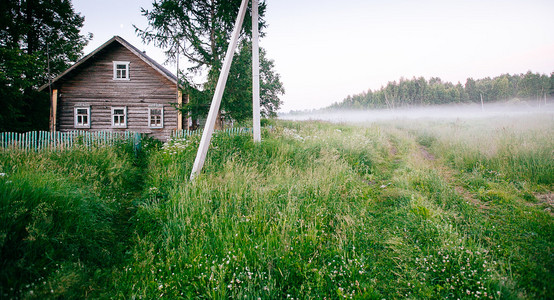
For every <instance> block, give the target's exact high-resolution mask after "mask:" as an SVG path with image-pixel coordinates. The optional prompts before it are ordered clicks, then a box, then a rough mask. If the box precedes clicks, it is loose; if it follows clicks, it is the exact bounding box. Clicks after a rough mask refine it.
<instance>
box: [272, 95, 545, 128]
mask: <svg viewBox="0 0 554 300" xmlns="http://www.w3.org/2000/svg"><path fill="white" fill-rule="evenodd" d="M533 114H552V115H553V117H554V103H553V100H552V99H550V100H548V101H547V102H546V104H545V102H544V100H542V101H541V103H540V104H539V102H536V101H535V102H517V103H507V102H502V103H488V104H485V105H484V106H481V104H457V105H440V106H426V107H411V108H400V109H394V110H391V109H375V110H340V111H339V110H334V111H313V112H293V113H287V114H280V115H279V119H282V120H295V121H307V120H321V121H329V122H334V123H371V122H379V121H389V120H411V119H414V120H415V119H437V120H444V119H471V118H492V117H503V116H505V117H515V116H524V115H533Z"/></svg>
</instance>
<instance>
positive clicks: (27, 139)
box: [0, 131, 141, 152]
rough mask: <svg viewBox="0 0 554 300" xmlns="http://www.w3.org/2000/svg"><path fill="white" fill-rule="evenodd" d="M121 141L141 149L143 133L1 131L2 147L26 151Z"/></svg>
mask: <svg viewBox="0 0 554 300" xmlns="http://www.w3.org/2000/svg"><path fill="white" fill-rule="evenodd" d="M120 142H129V143H132V144H133V149H134V150H135V152H136V151H138V150H139V149H140V145H141V134H140V133H136V132H127V131H125V132H109V131H94V132H90V131H68V132H59V131H56V132H49V131H31V132H25V133H15V132H0V148H4V149H9V148H12V149H20V150H24V151H40V150H61V149H69V148H72V147H74V146H84V147H99V146H106V145H114V144H116V143H120Z"/></svg>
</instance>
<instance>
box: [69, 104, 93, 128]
mask: <svg viewBox="0 0 554 300" xmlns="http://www.w3.org/2000/svg"><path fill="white" fill-rule="evenodd" d="M80 109H85V110H86V114H79V110H80ZM79 116H81V117H82V116H86V118H87V122H86V123H85V124H80V123H79ZM90 123H91V121H90V106H75V107H74V109H73V126H74V127H75V128H90Z"/></svg>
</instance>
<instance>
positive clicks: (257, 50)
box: [252, 0, 262, 142]
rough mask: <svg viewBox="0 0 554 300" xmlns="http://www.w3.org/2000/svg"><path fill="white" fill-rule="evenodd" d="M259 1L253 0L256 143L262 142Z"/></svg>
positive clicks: (254, 129) (253, 99) (253, 73)
mask: <svg viewBox="0 0 554 300" xmlns="http://www.w3.org/2000/svg"><path fill="white" fill-rule="evenodd" d="M259 39H260V35H259V32H258V0H252V108H253V114H254V116H253V118H252V122H253V123H254V124H253V127H252V128H253V135H254V142H261V141H262V134H261V129H260V48H259V44H258V41H259Z"/></svg>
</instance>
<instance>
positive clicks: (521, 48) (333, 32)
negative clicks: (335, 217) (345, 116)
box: [73, 0, 554, 112]
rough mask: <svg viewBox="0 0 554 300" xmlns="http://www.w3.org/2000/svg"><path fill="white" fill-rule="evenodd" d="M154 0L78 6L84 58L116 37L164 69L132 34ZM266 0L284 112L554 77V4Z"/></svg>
mask: <svg viewBox="0 0 554 300" xmlns="http://www.w3.org/2000/svg"><path fill="white" fill-rule="evenodd" d="M152 1H153V0H111V1H107V0H95V1H91V0H73V6H74V9H75V11H76V12H78V13H80V14H81V15H82V16H84V17H85V23H84V26H83V28H82V33H83V34H86V33H89V32H90V33H92V34H93V35H94V38H93V39H92V40H91V41H90V43H89V45H88V46H87V47H86V48H85V54H88V53H90V52H92V51H93V50H94V49H96V48H97V47H98V46H100V45H102V44H103V43H104V42H106V41H107V40H109V39H110V38H111V37H113V36H114V35H119V36H121V37H122V38H124V39H125V40H127V41H128V42H130V43H131V44H133V45H134V46H136V47H137V48H139V49H141V50H145V51H146V53H147V54H148V55H149V56H150V57H152V58H153V59H155V60H156V61H158V62H159V63H164V61H165V57H164V54H163V51H162V50H161V49H158V48H156V47H154V46H153V45H145V44H143V43H142V41H141V39H140V38H138V37H137V35H136V34H135V30H134V28H133V25H135V26H137V27H139V28H141V29H144V28H146V27H147V21H146V17H144V16H142V15H141V7H142V8H146V9H148V8H150V7H151V3H152ZM266 2H267V12H266V15H265V19H266V21H267V24H268V28H267V29H266V30H265V33H266V36H265V37H264V38H262V39H261V40H260V46H261V47H263V48H265V49H266V51H267V56H268V57H269V58H270V59H273V60H274V61H275V71H276V72H277V73H279V74H280V75H281V81H282V82H283V85H284V87H285V91H286V93H285V95H283V96H282V97H281V100H283V105H282V106H281V112H288V111H290V110H308V109H317V108H322V107H326V106H329V105H331V104H333V103H335V102H340V101H342V100H343V99H344V98H346V97H347V96H348V95H353V94H359V93H361V92H364V91H367V90H368V89H372V90H376V89H379V88H381V87H382V86H385V85H386V84H387V83H388V82H390V81H395V80H396V81H397V80H399V79H400V78H401V77H404V78H408V79H409V78H412V77H414V76H415V77H419V76H423V77H425V78H426V79H429V78H431V77H440V78H441V79H443V80H446V81H451V82H453V83H457V82H461V83H462V84H464V83H465V81H466V79H467V78H468V77H472V78H474V79H479V78H484V77H494V76H498V75H501V74H505V73H510V74H514V73H518V74H519V73H526V72H527V71H533V72H538V73H543V74H550V73H552V72H554V33H553V31H552V30H553V29H554V18H553V17H552V15H554V1H551V0H503V1H496V0H495V1H491V0H436V1H430V0H418V1H407V0H388V1H382V0H375V1H374V0H340V1H339V0H267V1H266ZM182 59H184V58H182ZM183 65H184V63H183V62H182V63H181V66H183ZM165 66H166V67H167V68H168V69H169V70H172V71H173V72H174V73H175V66H174V65H168V64H166V65H165Z"/></svg>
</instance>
